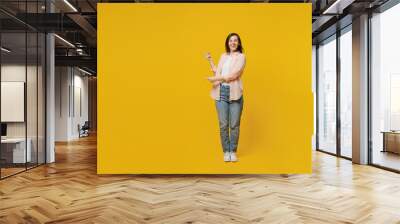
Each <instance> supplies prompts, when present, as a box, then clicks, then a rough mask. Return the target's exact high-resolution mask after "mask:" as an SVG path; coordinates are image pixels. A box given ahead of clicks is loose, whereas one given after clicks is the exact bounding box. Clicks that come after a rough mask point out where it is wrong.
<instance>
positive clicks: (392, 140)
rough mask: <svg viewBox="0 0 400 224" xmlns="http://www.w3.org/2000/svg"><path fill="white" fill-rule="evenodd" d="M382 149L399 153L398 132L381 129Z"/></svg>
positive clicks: (399, 135) (399, 141) (399, 133)
mask: <svg viewBox="0 0 400 224" xmlns="http://www.w3.org/2000/svg"><path fill="white" fill-rule="evenodd" d="M382 134H383V150H382V152H393V153H397V154H400V132H398V131H382Z"/></svg>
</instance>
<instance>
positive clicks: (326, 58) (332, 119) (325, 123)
mask: <svg viewBox="0 0 400 224" xmlns="http://www.w3.org/2000/svg"><path fill="white" fill-rule="evenodd" d="M317 63H318V149H319V150H322V151H326V152H330V153H336V36H332V37H331V38H329V39H328V40H326V41H325V42H323V43H321V44H320V45H319V47H318V62H317Z"/></svg>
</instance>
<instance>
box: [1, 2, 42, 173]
mask: <svg viewBox="0 0 400 224" xmlns="http://www.w3.org/2000/svg"><path fill="white" fill-rule="evenodd" d="M44 3H45V1H1V2H0V7H2V8H7V9H12V10H14V14H15V15H16V16H21V15H24V14H23V13H25V12H28V13H42V12H44V11H43V5H44ZM14 14H13V13H11V14H6V13H4V12H0V47H1V57H0V68H1V69H0V71H1V73H0V81H1V85H0V90H1V91H0V93H1V99H0V102H1V105H0V112H1V113H0V114H1V115H0V120H1V144H0V178H1V179H2V178H5V177H8V176H10V175H13V174H16V173H19V172H22V171H25V170H27V169H29V168H32V167H36V166H38V165H39V164H43V163H45V92H46V91H45V60H46V52H45V44H46V39H45V34H44V33H41V32H40V31H39V30H36V28H34V27H32V26H30V25H29V24H26V23H24V22H22V21H20V20H18V19H16V18H15V17H13V15H14ZM33 18H36V17H33Z"/></svg>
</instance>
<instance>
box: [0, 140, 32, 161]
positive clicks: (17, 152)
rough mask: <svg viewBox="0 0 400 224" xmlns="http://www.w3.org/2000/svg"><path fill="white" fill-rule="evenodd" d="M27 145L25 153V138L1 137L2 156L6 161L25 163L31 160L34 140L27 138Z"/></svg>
mask: <svg viewBox="0 0 400 224" xmlns="http://www.w3.org/2000/svg"><path fill="white" fill-rule="evenodd" d="M27 143H28V144H27V147H26V154H25V138H6V139H1V157H2V159H5V160H6V163H25V162H31V160H32V153H31V145H32V140H31V139H30V138H28V139H27Z"/></svg>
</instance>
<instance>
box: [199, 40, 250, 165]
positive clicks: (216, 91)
mask: <svg viewBox="0 0 400 224" xmlns="http://www.w3.org/2000/svg"><path fill="white" fill-rule="evenodd" d="M225 51H226V52H225V53H223V54H222V55H221V58H220V60H219V62H218V66H215V65H214V63H213V60H212V58H211V55H210V54H209V53H207V56H206V57H207V60H208V61H209V62H210V65H211V70H212V71H213V72H214V76H212V77H208V78H207V79H208V80H209V81H210V82H211V83H212V90H211V97H212V98H213V99H214V100H215V105H216V108H217V111H218V120H219V129H220V136H221V143H222V148H223V152H224V161H225V162H228V161H232V162H236V161H237V156H236V151H237V146H238V142H239V129H240V117H241V114H242V109H243V96H242V92H243V85H242V81H241V79H240V77H241V75H242V73H243V70H244V66H245V63H246V58H245V56H244V54H243V47H242V42H241V40H240V37H239V35H238V34H237V33H230V34H229V35H228V37H227V38H226V40H225Z"/></svg>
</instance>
